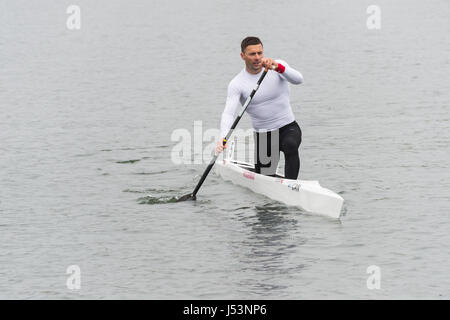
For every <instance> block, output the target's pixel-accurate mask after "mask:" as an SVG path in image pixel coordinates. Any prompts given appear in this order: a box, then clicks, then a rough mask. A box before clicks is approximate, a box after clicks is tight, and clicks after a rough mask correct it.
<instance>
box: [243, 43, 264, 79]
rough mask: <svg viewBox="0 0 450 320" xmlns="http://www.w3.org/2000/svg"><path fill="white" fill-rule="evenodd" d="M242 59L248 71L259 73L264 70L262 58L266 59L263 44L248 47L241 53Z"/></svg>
mask: <svg viewBox="0 0 450 320" xmlns="http://www.w3.org/2000/svg"><path fill="white" fill-rule="evenodd" d="M241 58H242V60H244V61H245V65H246V66H247V69H248V70H250V71H253V72H254V73H259V72H260V71H261V69H262V63H261V62H262V58H264V52H263V46H262V44H255V45H251V46H247V48H245V52H244V53H242V52H241Z"/></svg>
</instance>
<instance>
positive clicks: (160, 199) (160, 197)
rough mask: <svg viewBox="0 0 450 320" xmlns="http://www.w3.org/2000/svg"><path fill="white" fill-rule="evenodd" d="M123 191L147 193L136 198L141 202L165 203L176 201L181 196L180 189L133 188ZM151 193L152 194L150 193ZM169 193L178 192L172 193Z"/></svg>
mask: <svg viewBox="0 0 450 320" xmlns="http://www.w3.org/2000/svg"><path fill="white" fill-rule="evenodd" d="M123 192H129V193H146V194H147V195H146V196H143V197H140V198H138V199H136V201H137V202H138V203H139V204H164V203H175V202H177V201H178V199H179V198H180V195H179V194H180V193H181V191H179V190H161V189H146V190H143V191H142V190H131V189H126V190H123ZM149 193H150V194H149ZM167 193H173V194H177V196H175V195H173V194H172V195H171V194H169V195H168V194H167Z"/></svg>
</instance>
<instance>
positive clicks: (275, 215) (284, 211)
mask: <svg viewBox="0 0 450 320" xmlns="http://www.w3.org/2000/svg"><path fill="white" fill-rule="evenodd" d="M254 211H255V215H253V216H248V215H247V216H245V215H243V214H241V215H238V216H237V218H238V219H239V220H241V222H243V223H244V224H245V225H246V227H247V228H248V229H249V233H248V237H247V238H246V239H245V240H244V241H242V242H241V243H238V244H236V246H237V249H239V250H240V254H239V261H240V263H241V264H242V267H241V271H242V272H251V273H252V274H257V277H254V278H252V279H249V278H247V277H246V278H244V279H243V280H241V281H240V286H242V287H245V289H242V288H241V289H242V290H248V291H249V292H253V293H255V294H273V293H274V292H277V291H280V290H284V289H286V288H287V287H288V285H285V284H280V282H277V281H276V279H277V278H278V277H280V276H281V277H284V278H286V277H289V275H293V274H297V273H299V272H301V271H302V269H303V268H304V267H305V265H304V264H292V263H291V262H290V261H291V260H292V261H294V260H296V261H298V257H295V259H291V257H292V255H294V254H295V255H298V248H299V247H301V246H302V245H303V244H305V243H306V242H307V239H306V238H304V237H301V236H299V230H301V228H300V226H299V224H298V220H297V219H298V217H299V216H300V215H299V212H298V210H297V209H295V208H289V207H286V206H283V205H280V204H278V203H267V204H265V205H262V206H255V207H254ZM255 279H258V280H257V281H255Z"/></svg>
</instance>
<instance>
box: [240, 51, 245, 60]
mask: <svg viewBox="0 0 450 320" xmlns="http://www.w3.org/2000/svg"><path fill="white" fill-rule="evenodd" d="M241 59H242V60H245V59H244V54H243V53H242V52H241Z"/></svg>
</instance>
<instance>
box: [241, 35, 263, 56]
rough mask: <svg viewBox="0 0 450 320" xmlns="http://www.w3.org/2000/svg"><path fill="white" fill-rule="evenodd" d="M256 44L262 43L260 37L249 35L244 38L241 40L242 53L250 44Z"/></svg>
mask: <svg viewBox="0 0 450 320" xmlns="http://www.w3.org/2000/svg"><path fill="white" fill-rule="evenodd" d="M255 44H261V45H263V44H262V42H261V40H259V38H258V37H247V38H245V39H244V40H242V42H241V51H242V53H244V52H245V48H247V47H248V46H253V45H255Z"/></svg>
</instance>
